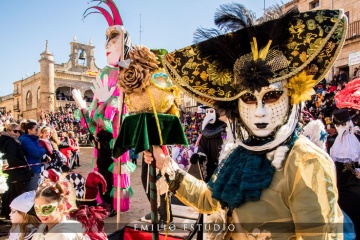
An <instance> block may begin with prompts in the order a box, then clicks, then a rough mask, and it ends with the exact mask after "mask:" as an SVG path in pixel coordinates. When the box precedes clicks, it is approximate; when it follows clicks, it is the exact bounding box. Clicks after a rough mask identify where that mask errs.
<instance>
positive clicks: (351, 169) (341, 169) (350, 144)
mask: <svg viewBox="0 0 360 240" xmlns="http://www.w3.org/2000/svg"><path fill="white" fill-rule="evenodd" d="M333 122H334V124H335V128H336V131H337V133H338V135H337V137H336V139H335V142H334V144H333V146H332V147H331V149H330V156H331V158H332V159H333V161H334V162H335V166H336V173H337V186H338V190H339V205H340V208H341V209H342V210H343V211H344V212H345V213H347V214H348V215H349V217H350V219H351V220H352V221H353V223H354V226H355V231H356V233H357V234H356V235H357V236H360V209H359V207H358V205H359V202H360V172H359V171H358V170H357V168H359V160H360V144H359V141H358V139H357V137H356V136H355V133H354V124H353V122H352V121H351V119H350V115H349V112H348V110H347V109H339V110H336V111H334V113H333ZM357 239H358V238H357Z"/></svg>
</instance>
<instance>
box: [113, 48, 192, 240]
mask: <svg viewBox="0 0 360 240" xmlns="http://www.w3.org/2000/svg"><path fill="white" fill-rule="evenodd" d="M155 53H156V54H155ZM166 53H167V51H166V50H164V49H160V50H152V51H150V50H149V49H148V48H146V47H144V46H142V47H139V46H135V48H134V49H132V50H131V51H130V52H129V55H130V60H131V62H130V64H129V65H128V66H127V67H120V72H119V77H118V82H119V86H120V88H121V90H122V91H123V92H124V93H125V103H126V106H127V109H128V111H129V112H130V115H129V116H127V117H126V118H125V119H124V122H123V124H122V125H121V129H120V134H119V136H118V138H117V139H116V142H115V146H114V149H113V155H114V157H119V156H121V155H122V154H123V153H124V152H126V151H127V150H129V149H131V148H135V150H134V152H135V154H136V153H139V152H141V151H144V150H148V149H149V150H150V151H152V145H168V144H183V145H187V140H186V137H185V134H184V130H183V128H182V126H181V123H180V120H179V118H178V116H179V111H178V109H177V103H176V100H177V99H178V93H179V89H178V88H177V87H176V86H175V85H173V84H172V82H171V80H170V77H169V76H168V75H167V74H166V73H165V71H164V69H163V68H162V64H161V56H163V55H165V54H166ZM155 182H156V167H155V164H152V165H150V166H149V185H150V205H151V220H152V224H153V226H152V238H153V239H154V240H155V239H158V228H157V223H158V219H157V189H156V183H155ZM168 222H169V219H168Z"/></svg>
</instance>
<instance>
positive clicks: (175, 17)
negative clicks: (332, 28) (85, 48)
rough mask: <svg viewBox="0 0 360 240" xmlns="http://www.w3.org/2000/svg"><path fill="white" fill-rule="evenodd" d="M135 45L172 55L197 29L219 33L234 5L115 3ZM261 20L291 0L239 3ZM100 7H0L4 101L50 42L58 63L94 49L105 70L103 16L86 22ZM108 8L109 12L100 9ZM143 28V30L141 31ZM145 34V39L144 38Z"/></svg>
mask: <svg viewBox="0 0 360 240" xmlns="http://www.w3.org/2000/svg"><path fill="white" fill-rule="evenodd" d="M114 1H115V3H116V5H117V6H118V9H119V11H120V15H121V18H122V20H123V22H124V27H125V28H126V29H127V31H128V32H129V33H130V35H131V38H132V42H133V44H134V45H140V44H142V45H145V46H147V47H149V48H164V49H167V50H168V51H169V52H171V51H173V50H176V49H180V48H183V47H185V46H188V45H191V44H193V33H194V31H195V30H196V29H197V28H198V27H205V28H213V27H215V25H214V23H213V20H214V13H215V10H216V9H217V8H218V7H219V6H220V5H221V4H225V3H231V2H233V1H232V0H229V1H225V0H152V1H150V0H114ZM236 2H239V3H241V4H243V5H245V6H246V7H247V8H248V9H250V10H252V11H253V12H255V14H256V17H261V15H262V13H263V9H264V3H265V7H266V8H267V7H269V6H271V5H274V4H281V3H286V2H289V0H283V1H281V0H237V1H236ZM96 4H97V2H90V1H89V0H17V1H1V5H0V96H4V95H7V94H11V93H12V92H13V89H14V87H13V82H15V81H18V80H21V79H22V78H26V77H27V75H33V74H34V72H35V73H37V72H39V71H40V65H39V62H38V61H39V59H40V54H41V53H42V52H44V50H45V42H46V40H48V42H49V50H50V52H51V53H52V54H53V55H54V60H55V63H57V64H61V63H65V62H68V61H69V55H70V42H71V41H73V39H74V36H76V39H77V42H80V43H84V44H88V43H89V41H90V39H91V41H92V44H93V45H94V46H95V63H96V65H97V66H98V67H100V68H103V67H105V66H106V57H105V50H104V43H105V30H106V28H107V27H108V25H107V22H106V20H105V18H104V17H103V16H102V15H101V14H91V15H89V16H87V17H86V18H85V19H83V13H84V11H85V10H86V9H87V8H88V7H90V6H95V5H96ZM101 5H102V6H103V7H104V8H106V6H105V5H104V4H101ZM140 26H141V27H140ZM140 32H141V33H140Z"/></svg>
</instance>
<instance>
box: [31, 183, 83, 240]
mask: <svg viewBox="0 0 360 240" xmlns="http://www.w3.org/2000/svg"><path fill="white" fill-rule="evenodd" d="M69 195H70V193H69V191H68V190H67V189H66V188H65V186H64V185H63V183H62V182H61V181H58V182H56V183H54V182H52V181H50V180H46V181H44V182H43V183H42V184H40V186H39V187H38V189H37V190H36V193H35V200H34V209H35V213H36V215H37V217H38V218H39V219H40V221H41V222H42V224H41V225H40V226H39V229H38V231H37V233H35V234H34V236H33V238H32V239H33V240H40V239H41V240H48V239H51V240H63V239H66V240H81V239H87V238H85V237H84V235H83V232H84V231H85V230H84V229H83V227H82V224H81V223H80V222H78V221H75V220H68V219H66V213H67V211H68V210H69V209H70V208H71V206H69V205H68V201H67V199H68V198H69Z"/></svg>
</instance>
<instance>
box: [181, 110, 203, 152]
mask: <svg viewBox="0 0 360 240" xmlns="http://www.w3.org/2000/svg"><path fill="white" fill-rule="evenodd" d="M204 117H205V113H197V112H196V113H191V112H190V113H183V114H182V116H181V122H182V124H183V126H184V131H185V135H186V138H187V140H188V143H189V144H190V145H194V144H195V143H196V141H197V139H198V137H199V130H201V123H202V121H203V119H204Z"/></svg>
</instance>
